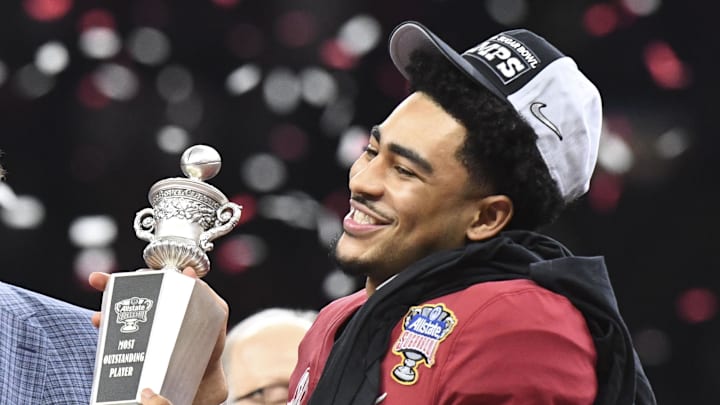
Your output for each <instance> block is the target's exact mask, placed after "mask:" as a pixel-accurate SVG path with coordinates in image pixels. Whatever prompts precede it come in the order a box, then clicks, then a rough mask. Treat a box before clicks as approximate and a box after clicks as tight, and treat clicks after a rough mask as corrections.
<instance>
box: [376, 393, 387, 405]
mask: <svg viewBox="0 0 720 405" xmlns="http://www.w3.org/2000/svg"><path fill="white" fill-rule="evenodd" d="M385 398H387V392H384V393H383V394H382V395H380V396H379V397H377V399H376V400H375V403H376V404H379V403H380V402H382V401H384V400H385Z"/></svg>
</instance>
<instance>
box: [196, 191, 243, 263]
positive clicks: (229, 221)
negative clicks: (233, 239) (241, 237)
mask: <svg viewBox="0 0 720 405" xmlns="http://www.w3.org/2000/svg"><path fill="white" fill-rule="evenodd" d="M241 214H242V207H241V206H239V205H237V204H235V203H234V202H226V203H225V204H223V205H221V206H220V208H218V209H217V212H216V216H217V221H216V222H215V223H216V224H221V225H220V226H215V227H212V228H210V229H208V230H207V231H205V232H203V233H201V234H200V247H201V248H202V249H203V250H204V251H206V252H207V251H210V250H212V249H213V247H214V245H213V244H212V241H213V240H215V239H217V238H219V237H220V236H223V235H225V234H226V233H228V232H230V231H231V230H232V229H233V228H235V225H237V223H238V222H239V221H240V215H241Z"/></svg>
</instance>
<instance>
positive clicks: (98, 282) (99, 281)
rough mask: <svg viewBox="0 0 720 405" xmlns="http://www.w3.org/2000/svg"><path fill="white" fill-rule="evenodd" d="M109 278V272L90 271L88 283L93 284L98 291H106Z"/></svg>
mask: <svg viewBox="0 0 720 405" xmlns="http://www.w3.org/2000/svg"><path fill="white" fill-rule="evenodd" d="M109 279H110V275H109V274H107V273H100V272H97V271H94V272H92V273H90V276H88V283H89V284H90V285H91V286H92V288H94V289H96V290H98V291H105V286H106V285H107V282H108V280H109Z"/></svg>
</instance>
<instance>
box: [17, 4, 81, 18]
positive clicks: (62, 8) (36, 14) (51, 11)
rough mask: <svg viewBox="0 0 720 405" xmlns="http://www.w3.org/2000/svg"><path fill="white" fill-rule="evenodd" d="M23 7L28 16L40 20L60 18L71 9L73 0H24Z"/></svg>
mask: <svg viewBox="0 0 720 405" xmlns="http://www.w3.org/2000/svg"><path fill="white" fill-rule="evenodd" d="M22 5H23V8H24V9H25V12H26V13H27V15H28V16H30V17H31V18H33V19H35V20H38V21H53V20H57V19H60V18H62V17H64V16H65V14H67V13H68V11H70V8H72V6H73V2H72V0H23V2H22Z"/></svg>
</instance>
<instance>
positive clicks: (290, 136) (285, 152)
mask: <svg viewBox="0 0 720 405" xmlns="http://www.w3.org/2000/svg"><path fill="white" fill-rule="evenodd" d="M269 139H270V149H271V150H272V152H273V154H275V155H277V156H278V157H279V158H281V159H284V160H288V161H294V160H299V159H302V158H303V157H305V155H306V154H307V150H308V136H307V134H305V132H304V131H303V130H302V129H300V128H299V127H298V126H296V125H292V124H279V125H275V126H274V127H273V128H272V129H271V130H270V134H269Z"/></svg>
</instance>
